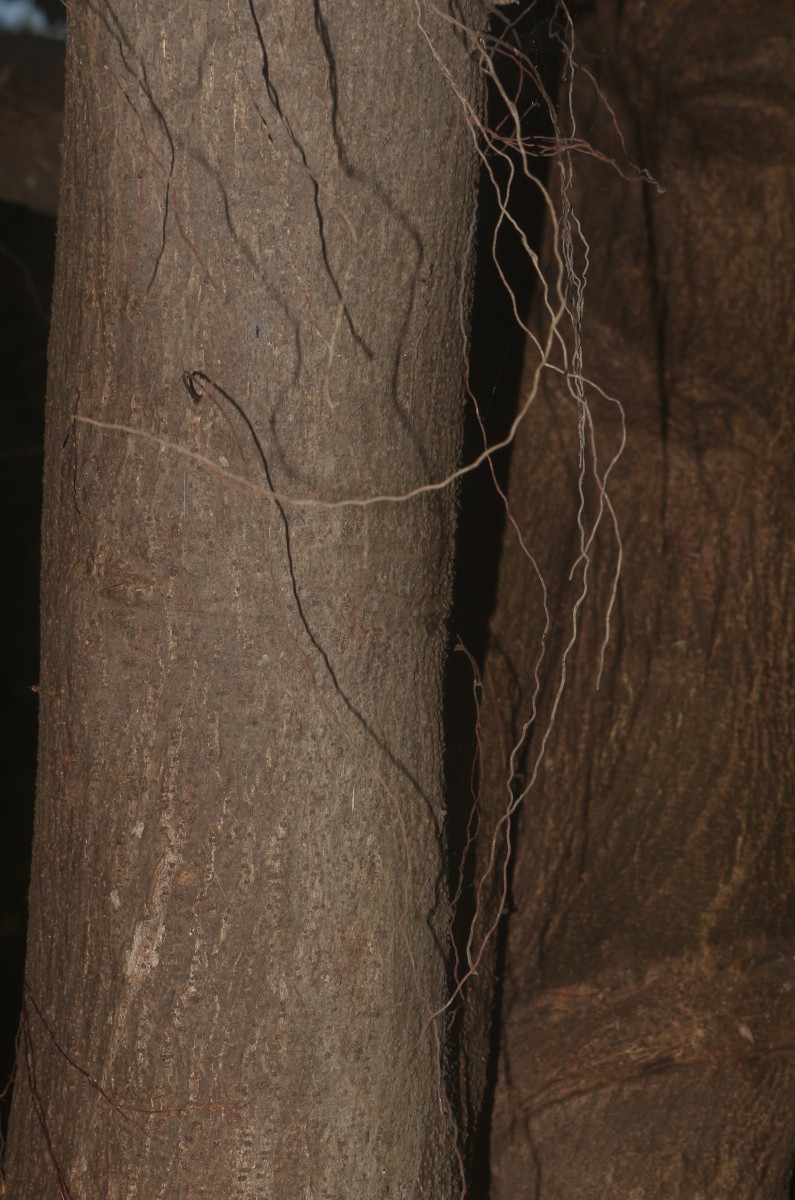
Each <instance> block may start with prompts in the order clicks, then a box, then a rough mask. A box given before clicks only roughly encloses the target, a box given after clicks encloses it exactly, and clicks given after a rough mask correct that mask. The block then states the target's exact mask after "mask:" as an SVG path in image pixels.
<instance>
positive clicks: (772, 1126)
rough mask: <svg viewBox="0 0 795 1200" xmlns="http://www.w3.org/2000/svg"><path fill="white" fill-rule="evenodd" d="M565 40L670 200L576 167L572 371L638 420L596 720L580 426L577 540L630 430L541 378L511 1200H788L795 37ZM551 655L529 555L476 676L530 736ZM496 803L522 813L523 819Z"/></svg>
mask: <svg viewBox="0 0 795 1200" xmlns="http://www.w3.org/2000/svg"><path fill="white" fill-rule="evenodd" d="M576 37H577V42H578V49H579V58H580V61H581V63H583V64H584V65H585V66H587V67H588V68H589V69H590V70H592V71H595V73H596V75H597V77H598V79H599V82H600V84H601V85H602V86H603V88H604V89H605V92H606V94H607V95H608V97H609V99H610V102H611V104H612V105H613V106H614V108H615V109H616V113H617V117H618V123H619V125H620V128H621V129H622V131H623V132H624V134H625V136H626V138H627V147H628V152H629V155H630V157H631V158H632V159H634V161H636V162H639V163H640V164H641V165H642V166H643V167H645V168H648V169H649V170H650V171H651V172H652V174H653V175H654V177H655V178H656V179H657V180H659V181H660V182H661V183H662V185H663V186H664V187H665V193H664V194H659V193H658V192H657V190H656V189H655V188H654V187H653V186H651V185H648V184H643V183H640V182H637V181H635V182H628V181H626V180H624V179H622V178H621V177H620V176H619V175H618V174H617V173H616V172H615V171H614V170H612V169H611V168H610V167H609V166H608V165H605V164H604V163H601V162H597V161H595V160H594V159H592V158H587V157H579V158H578V160H577V164H576V171H575V181H576V182H575V188H574V192H573V203H574V209H575V212H576V214H577V216H578V217H579V219H580V220H581V222H582V227H583V230H584V234H585V237H586V238H587V241H588V245H589V255H590V266H589V269H588V273H587V283H586V289H585V293H584V302H585V319H584V350H583V371H584V374H585V376H586V377H587V379H588V380H592V381H594V382H595V383H596V384H598V385H599V386H600V387H602V388H604V389H605V390H606V391H607V392H608V393H609V394H610V395H611V396H616V397H618V398H619V399H620V400H621V402H622V404H623V406H624V409H625V412H626V422H627V446H626V450H625V452H624V455H623V457H622V458H621V459H620V461H619V462H618V464H617V465H616V466H615V468H614V470H613V472H612V474H611V476H610V478H609V481H608V485H607V490H608V492H609V496H610V499H611V501H612V504H613V506H614V509H615V514H616V518H617V523H618V527H619V529H620V533H621V537H622V539H623V565H622V568H621V576H620V584H619V587H618V593H617V598H616V603H615V606H614V608H613V609H612V614H611V616H610V641H609V644H608V647H607V651H606V655H605V659H604V669H603V671H602V673H601V685H600V687H599V689H598V690H597V687H596V685H597V679H598V676H599V665H600V655H601V648H602V643H603V640H604V636H605V629H606V622H607V620H608V613H609V612H610V598H611V593H612V589H613V580H614V574H615V570H616V566H617V541H616V538H615V535H614V532H613V528H612V522H611V519H610V511H609V509H607V508H604V509H603V519H602V523H601V525H600V529H599V533H598V534H597V536H596V538H595V540H594V542H593V543H592V544H590V545H588V546H587V550H588V559H587V560H586V559H584V558H582V557H581V556H580V550H581V534H580V530H579V528H578V421H584V423H585V432H586V442H587V452H586V468H585V480H584V485H583V489H584V517H583V521H584V526H585V539H584V540H585V542H586V543H587V542H588V537H589V534H590V530H591V529H592V528H593V525H594V522H595V520H596V517H597V515H598V512H599V510H600V505H601V504H602V496H601V489H600V487H599V486H598V485H597V483H596V482H595V477H594V451H595V450H596V452H597V453H598V464H599V466H598V471H599V474H600V475H601V474H602V473H603V472H604V470H605V468H606V467H607V465H608V463H609V462H610V460H611V458H612V456H613V455H614V453H615V451H616V449H617V447H618V446H619V444H620V440H621V424H620V421H619V420H618V418H617V411H618V410H617V409H616V406H615V405H614V404H611V403H609V402H607V401H606V400H605V399H604V398H603V397H602V395H601V394H600V393H599V392H598V391H597V390H596V389H595V388H594V387H591V386H590V385H589V384H586V385H585V388H584V397H583V401H582V402H581V403H580V404H579V405H578V404H577V402H576V385H577V381H576V379H570V384H571V386H570V387H567V386H566V383H565V381H563V380H562V379H561V377H560V376H557V375H554V374H552V373H547V374H546V375H545V376H544V381H543V386H542V388H541V391H540V393H539V396H538V400H537V402H536V404H535V406H534V408H533V409H532V410H531V412H530V414H529V416H528V418H527V420H526V422H525V424H524V426H523V427H522V430H521V432H520V434H519V438H518V441H517V444H516V448H515V454H514V459H513V462H512V468H511V486H510V497H509V498H510V505H511V509H512V512H513V514H514V516H515V517H516V519H517V521H518V523H519V526H520V528H521V530H522V533H523V535H524V537H525V540H526V542H527V545H528V546H529V548H530V549H531V550H532V551H533V553H534V554H535V555H536V556H537V559H538V563H539V566H540V569H541V571H542V573H543V575H544V577H545V579H546V580H547V581H548V584H549V588H550V597H549V603H550V609H551V612H552V614H553V623H552V628H551V630H550V632H549V634H548V637H547V650H546V655H545V658H544V661H543V664H542V670H541V684H542V687H541V695H540V708H539V717H538V720H537V721H536V724H535V728H534V731H533V737H532V741H531V744H530V748H529V752H528V754H527V755H526V756H525V760H524V762H523V764H522V770H523V774H522V776H521V778H520V780H519V788H520V789H521V787H523V786H525V785H526V784H527V783H528V782H529V781H530V779H531V778H532V777H533V774H534V771H535V769H536V766H537V765H538V764H539V761H540V765H538V770H537V774H536V777H535V782H534V783H533V786H532V787H531V788H530V790H529V792H528V795H527V797H526V799H525V800H524V803H523V805H522V807H521V809H520V812H519V817H518V839H519V840H518V850H517V854H516V859H515V865H514V875H513V887H512V900H513V903H514V905H515V906H516V910H517V911H516V915H515V916H514V917H513V918H511V921H510V924H509V933H508V949H507V969H506V982H505V1004H504V1022H505V1026H504V1041H503V1050H502V1059H501V1067H500V1076H499V1082H498V1085H497V1094H496V1102H495V1113H494V1128H493V1140H492V1154H493V1196H494V1198H495V1200H522V1198H524V1197H528V1198H530V1197H532V1198H533V1200H574V1198H575V1197H586V1196H587V1197H588V1198H589V1200H596V1198H600V1200H601V1198H604V1200H608V1198H609V1200H629V1198H630V1197H633V1198H635V1197H645V1198H646V1200H652V1198H658V1197H659V1198H660V1200H662V1198H663V1197H665V1198H666V1200H668V1198H670V1197H679V1198H681V1200H697V1198H698V1200H701V1198H703V1200H707V1198H708V1200H762V1198H769V1200H774V1198H775V1200H781V1198H782V1197H784V1196H786V1195H787V1187H788V1181H789V1176H790V1173H791V1166H792V1159H793V1154H794V1153H795V1074H793V1045H794V1044H795V1007H794V1004H795V1001H793V996H795V960H794V958H793V956H794V955H795V941H794V940H793V934H795V802H794V796H795V786H794V785H795V772H794V771H793V765H794V763H795V755H794V753H793V745H795V728H794V727H793V725H794V723H793V684H794V683H795V671H794V670H793V647H795V629H794V628H793V624H794V621H793V613H795V585H794V583H793V580H794V579H795V575H793V538H792V530H793V517H795V511H794V505H793V478H795V473H794V472H795V461H794V460H795V455H793V436H792V374H791V370H792V366H791V364H792V352H793V323H792V311H793V284H792V262H793V261H794V260H795V222H794V221H793V195H794V194H795V175H793V167H792V154H791V148H792V146H793V145H795V124H794V123H793V114H794V113H795V104H793V96H792V72H791V65H792V45H793V42H794V41H795V21H793V10H792V7H791V6H790V5H781V4H778V3H773V2H772V0H771V2H769V3H765V4H762V5H760V4H757V3H751V2H750V0H732V2H731V3H729V4H724V5H721V6H719V7H715V6H710V5H707V6H704V5H699V4H695V3H692V2H691V0H677V2H674V3H670V4H667V5H664V6H659V5H657V6H653V5H648V6H647V5H645V4H642V3H628V4H623V3H618V2H617V0H599V2H598V3H597V4H596V6H595V11H594V12H593V14H592V15H589V16H585V17H583V19H582V20H581V21H580V23H579V25H578V26H577V29H576ZM575 96H576V102H575V109H576V114H577V121H578V125H577V133H578V134H579V135H580V136H582V137H584V138H587V139H589V140H590V141H591V142H592V143H593V144H595V145H596V146H597V147H598V148H599V149H600V150H602V151H607V153H608V154H610V155H611V156H614V157H615V158H616V160H617V161H618V162H620V163H626V159H625V158H624V156H623V153H622V150H621V146H620V145H619V143H618V140H617V138H616V135H615V132H614V131H613V128H612V123H611V120H610V116H609V114H608V113H607V112H606V111H605V109H604V107H603V106H602V105H600V104H599V102H598V101H597V98H596V95H595V93H594V89H593V87H592V85H591V84H590V83H589V82H588V80H587V78H585V77H584V76H580V81H579V84H578V85H577V88H576V91H575ZM561 119H562V121H564V122H565V120H566V117H565V114H562V117H561ZM575 235H576V230H575ZM575 244H576V236H575ZM549 261H550V262H551V256H550V258H549ZM577 262H578V265H579V267H580V268H581V267H582V264H583V262H584V252H583V248H582V246H580V248H579V250H578V260H577ZM570 349H571V347H570ZM570 361H573V359H572V360H570ZM532 367H533V364H531V365H530V366H529V368H528V380H529V379H530V374H531V371H532ZM585 406H587V411H586V407H585ZM591 417H592V419H593V425H594V428H595V430H596V434H595V442H594V439H593V438H592V436H591V433H590V429H589V426H588V422H589V420H590V419H591ZM588 560H589V561H588ZM572 567H574V571H573V576H572V578H571V581H570V582H569V572H570V571H571V569H572ZM586 572H587V575H586ZM586 582H587V596H586V598H585V599H584V600H583V602H582V604H581V606H580V607H579V609H578V610H577V616H576V621H577V634H578V636H577V641H576V644H575V646H574V648H573V649H572V650H571V651H570V652H569V651H568V647H569V643H570V641H571V638H572V632H573V611H574V607H575V604H576V598H577V597H578V596H579V595H581V594H582V592H583V590H584V585H585V583H586ZM543 628H544V620H543V612H542V609H541V602H540V598H539V591H538V588H537V587H535V586H534V574H533V571H532V569H531V567H530V565H529V563H528V562H527V560H526V558H525V557H524V555H523V554H522V552H521V551H520V549H519V548H518V546H517V544H516V542H515V540H514V541H513V542H511V543H510V545H509V548H508V549H507V550H506V553H505V557H504V561H503V565H502V574H501V581H500V592H499V600H498V605H497V612H496V616H495V620H494V626H493V631H492V646H491V652H490V655H489V658H488V661H487V664H486V673H485V676H486V682H487V686H486V696H487V698H488V695H489V686H492V687H493V690H494V694H495V695H496V696H497V698H498V701H499V707H500V712H501V716H502V719H503V720H504V721H505V723H506V725H507V726H508V729H509V732H510V734H511V735H512V736H513V737H516V736H517V734H518V728H519V726H518V724H517V716H518V717H519V718H520V719H521V718H523V717H525V716H526V715H527V713H528V712H529V710H530V707H531V700H532V689H533V672H534V667H535V663H536V659H537V657H538V651H539V645H540V641H541V635H542V632H543ZM564 671H565V676H566V683H565V690H564V691H563V694H562V698H561V701H560V704H559V706H557V708H556V697H557V695H558V692H559V688H560V685H561V680H562V678H563V675H564ZM553 716H554V720H553V719H552V718H553ZM550 722H551V723H552V724H551V732H550V734H549V738H548V740H547V741H546V742H545V743H544V741H543V739H544V735H545V732H546V730H547V729H548V728H549V726H550ZM494 741H495V739H494V737H492V742H491V746H490V749H491V752H492V755H494V754H495V753H497V751H495V749H494ZM542 747H543V754H542ZM493 776H494V772H492V773H491V775H490V774H489V771H488V770H487V772H486V779H487V782H488V780H489V779H490V778H493ZM497 778H498V780H499V778H500V775H499V772H497ZM503 778H504V776H503ZM486 801H487V803H488V804H489V805H490V806H491V809H492V811H493V810H495V809H496V808H498V807H499V805H500V804H502V806H503V807H504V791H503V792H499V791H498V792H495V791H494V786H493V785H492V791H491V794H488V795H487V796H486Z"/></svg>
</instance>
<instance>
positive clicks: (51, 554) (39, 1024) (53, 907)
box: [6, 0, 479, 1200]
mask: <svg viewBox="0 0 795 1200" xmlns="http://www.w3.org/2000/svg"><path fill="white" fill-rule="evenodd" d="M459 16H463V18H465V19H469V20H471V21H473V22H475V21H477V20H478V19H479V6H478V5H477V4H476V3H475V2H474V0H473V2H472V3H471V4H469V5H465V6H464V10H463V14H462V13H460V12H459ZM476 67H477V64H476V61H475V60H474V58H473V57H472V56H471V55H470V53H469V52H468V46H467V43H466V40H465V39H464V38H462V37H461V36H460V33H459V31H458V29H457V28H456V26H455V24H454V23H453V22H451V21H449V20H446V19H444V20H443V19H441V17H440V16H439V14H438V13H437V12H436V10H435V9H433V7H432V6H426V5H425V4H424V3H417V4H415V3H414V2H413V0H401V2H400V3H397V4H393V5H386V6H381V5H378V6H372V5H364V6H359V5H351V4H350V3H347V2H346V3H342V2H341V0H328V3H323V4H322V5H321V3H320V2H319V0H317V2H316V3H315V4H314V6H311V7H310V6H298V5H297V4H294V3H290V4H287V5H279V6H276V7H274V6H264V5H261V4H257V3H256V2H255V0H249V2H248V3H241V4H238V5H236V6H234V5H233V6H232V7H231V8H228V9H226V8H225V9H223V10H221V9H218V11H217V13H215V14H214V12H213V6H212V5H210V6H206V5H204V6H202V5H199V6H194V5H190V4H189V5H188V6H187V7H186V6H185V5H184V4H180V5H173V4H172V5H166V7H165V8H164V7H163V6H158V7H157V9H156V10H153V9H152V8H151V6H148V5H139V4H137V3H135V2H134V0H123V2H121V3H119V4H117V5H115V6H113V7H111V6H109V5H106V4H104V3H103V4H100V5H97V6H96V7H94V6H92V5H88V4H86V5H81V4H77V5H73V6H72V7H71V8H70V29H69V39H68V54H67V102H66V124H65V147H64V176H63V186H62V193H61V204H60V213H59V241H58V262H57V277H56V295H55V308H54V318H53V338H52V343H51V348H50V362H51V374H50V382H49V396H48V410H47V439H46V472H45V474H46V478H45V514H44V560H45V566H44V580H43V624H42V646H43V661H42V670H41V682H40V693H41V743H40V763H39V781H38V802H37V813H36V831H35V850H34V863H33V883H32V889H31V897H30V935H29V949H28V967H27V990H26V996H27V1000H26V1006H25V1013H24V1016H23V1027H22V1038H21V1043H20V1052H19V1061H18V1067H17V1084H16V1094H15V1098H14V1106H13V1111H12V1117H11V1129H10V1137H9V1152H8V1161H7V1167H6V1169H7V1180H8V1193H9V1195H11V1196H13V1197H14V1200H23V1198H27V1197H30V1198H31V1200H32V1198H34V1197H35V1200H47V1198H49V1197H53V1198H55V1197H57V1196H67V1197H74V1198H75V1200H78V1198H81V1200H82V1198H85V1200H90V1198H93V1197H99V1196H103V1197H109V1198H110V1197H122V1196H126V1197H132V1196H140V1197H144V1196H145V1197H147V1198H151V1200H154V1198H155V1197H178V1196H192V1197H193V1196H208V1197H209V1196H214V1197H217V1196H230V1197H231V1196H234V1197H240V1198H241V1200H242V1198H245V1197H257V1198H258V1200H259V1198H260V1197H263V1196H268V1197H273V1198H274V1200H277V1198H284V1200H287V1198H290V1200H292V1198H293V1197H295V1198H296V1200H298V1198H299V1197H300V1198H302V1200H303V1198H304V1197H308V1196H346V1197H350V1198H352V1200H353V1198H355V1197H361V1198H363V1200H364V1198H366V1200H373V1197H376V1196H387V1195H389V1196H394V1197H405V1198H408V1197H413V1196H422V1197H425V1198H426V1200H427V1198H429V1197H439V1198H441V1197H445V1198H447V1197H449V1196H450V1194H451V1192H452V1190H453V1187H454V1181H453V1174H454V1171H455V1155H454V1140H455V1131H454V1129H453V1128H452V1123H451V1120H450V1117H449V1112H448V1107H447V1102H446V1099H445V1081H444V1078H443V1068H444V1064H443V1061H442V1054H441V1049H440V1038H441V1031H440V1029H439V1028H438V1026H437V1025H436V1024H434V1023H432V1022H431V1020H430V1018H431V1015H432V1014H433V1013H434V1012H435V1011H436V1010H437V1009H438V1008H439V1006H440V1004H441V1003H442V1002H443V999H444V994H445V993H444V988H445V962H444V960H445V930H444V928H443V923H442V919H441V916H440V914H441V912H442V911H443V906H442V905H441V903H440V902H441V901H442V899H443V893H444V888H445V886H446V883H445V876H444V864H443V857H442V848H443V821H444V812H443V806H442V792H441V729H440V687H441V684H440V676H441V667H442V658H443V652H444V647H445V618H446V612H447V608H448V601H449V576H450V554H451V550H450V547H451V537H452V532H453V526H454V498H453V493H452V491H451V489H449V488H448V489H446V490H439V491H436V492H432V493H430V494H425V495H422V496H420V497H418V498H414V499H411V500H409V501H405V502H401V503H396V502H395V503H384V502H377V501H376V500H375V498H376V497H378V496H380V495H382V494H390V495H398V494H403V493H406V492H408V491H411V490H412V489H415V488H417V487H420V486H422V485H424V484H427V483H428V482H432V481H437V480H441V479H444V478H445V477H446V476H447V475H448V474H449V472H450V471H451V470H452V469H453V468H454V466H455V464H456V461H457V455H458V453H459V448H460V438H461V429H460V425H461V411H462V409H461V402H462V388H461V379H462V361H463V354H462V339H461V333H460V307H461V297H462V296H463V297H464V303H465V302H466V296H467V277H468V257H469V239H470V229H471V223H472V209H473V201H474V176H475V155H474V150H473V142H472V137H471V132H470V130H469V128H468V124H467V119H466V116H467V114H466V112H465V110H464V104H463V101H465V100H467V101H470V102H475V101H476V95H477V78H476V76H477V70H476ZM277 498H280V499H278V501H277ZM357 498H358V499H361V500H365V501H368V503H355V502H354V501H355V500H356V499H357Z"/></svg>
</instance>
